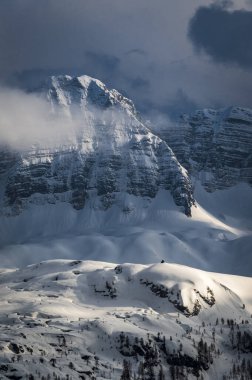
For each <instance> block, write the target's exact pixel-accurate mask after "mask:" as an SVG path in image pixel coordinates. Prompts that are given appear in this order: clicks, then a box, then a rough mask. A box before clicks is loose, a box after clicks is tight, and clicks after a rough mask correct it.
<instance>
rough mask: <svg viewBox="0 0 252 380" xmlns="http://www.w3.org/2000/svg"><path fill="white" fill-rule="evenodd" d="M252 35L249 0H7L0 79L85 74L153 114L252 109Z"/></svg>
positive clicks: (22, 82)
mask: <svg viewBox="0 0 252 380" xmlns="http://www.w3.org/2000/svg"><path fill="white" fill-rule="evenodd" d="M251 35H252V1H251V0H236V1H235V2H232V1H213V0H204V1H203V0H127V1H126V0H43V1H37V0H1V1H0V83H1V84H2V85H4V86H12V87H18V88H23V89H24V88H32V87H36V86H37V85H38V84H39V83H40V81H42V80H43V79H44V78H45V77H46V76H48V75H55V74H70V75H81V74H87V75H90V76H93V77H96V78H98V79H100V80H102V81H104V82H105V83H106V84H107V85H108V86H109V87H113V88H116V89H118V90H119V91H121V92H122V93H123V94H124V95H126V96H128V97H129V98H131V99H132V100H133V101H134V102H135V104H136V106H137V107H138V109H139V110H140V111H142V112H143V113H145V114H147V115H155V114H164V115H168V116H169V117H177V115H179V114H180V113H183V112H192V111H193V110H194V109H196V108H202V107H224V106H230V105H240V106H245V107H252V96H251V95H252V94H251V86H252V38H251Z"/></svg>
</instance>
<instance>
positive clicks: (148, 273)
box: [0, 260, 252, 380]
mask: <svg viewBox="0 0 252 380" xmlns="http://www.w3.org/2000/svg"><path fill="white" fill-rule="evenodd" d="M251 287H252V279H251V278H246V277H237V276H228V275H220V274H216V273H207V272H203V271H200V270H195V269H190V268H188V267H184V266H180V265H174V264H166V263H163V264H156V265H148V266H145V265H133V264H123V265H116V264H111V263H102V262H93V261H83V262H82V261H71V260H69V261H67V260H65V261H63V260H57V261H49V262H41V263H39V264H36V265H31V266H29V267H27V268H24V269H22V270H2V271H1V273H0V291H1V299H0V306H1V307H0V322H1V323H0V377H1V379H26V378H28V379H48V378H50V379H72V380H74V379H97V380H98V379H115V380H119V379H133V378H134V379H144V380H155V379H166V380H170V379H196V378H197V379H205V380H208V379H209V380H210V379H211V380H213V379H214V380H222V379H224V378H225V379H228V378H230V379H246V380H248V379H251V376H252V363H251V359H252V329H251V313H252V295H251V292H250V289H251ZM128 370H129V373H128V374H127V372H128ZM123 376H125V377H123ZM127 376H128V377H127ZM229 376H230V377H229Z"/></svg>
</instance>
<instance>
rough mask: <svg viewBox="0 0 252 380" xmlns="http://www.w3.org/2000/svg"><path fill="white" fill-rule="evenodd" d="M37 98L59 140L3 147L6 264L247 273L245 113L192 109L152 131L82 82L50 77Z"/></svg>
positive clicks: (0, 244)
mask: <svg viewBox="0 0 252 380" xmlns="http://www.w3.org/2000/svg"><path fill="white" fill-rule="evenodd" d="M38 93H39V95H40V96H41V97H42V98H43V99H47V101H48V102H49V105H50V107H49V115H48V117H49V118H50V119H52V120H53V119H54V118H57V117H58V115H60V117H61V119H60V120H61V121H62V135H63V136H60V138H59V139H56V140H55V141H53V143H52V142H51V141H50V144H48V145H46V144H44V145H42V144H39V143H37V142H36V141H34V144H32V145H31V146H29V147H26V148H25V149H24V148H23V149H22V150H20V151H17V149H16V150H14V149H10V148H8V147H6V146H5V147H2V148H1V151H0V159H1V161H0V195H1V196H0V202H1V205H0V211H1V212H0V213H1V215H0V229H1V231H4V233H2V234H1V236H0V249H1V260H2V265H4V266H9V265H16V266H19V265H20V263H22V265H26V264H29V263H31V262H37V261H40V260H43V259H44V260H46V259H51V258H73V257H74V258H78V259H91V260H108V261H112V262H118V263H122V262H126V261H127V262H135V263H152V262H154V261H160V260H162V259H165V260H167V261H169V262H174V263H179V264H184V265H189V266H193V267H197V268H200V269H204V270H212V271H220V272H226V273H233V274H242V275H251V265H252V257H251V255H250V247H251V241H252V234H251V228H252V216H251V199H252V187H251V177H250V173H251V146H250V144H251V141H252V139H251V135H250V133H251V129H252V128H251V111H249V110H243V109H240V108H233V109H229V110H226V111H211V110H208V111H207V110H204V111H199V112H197V113H196V115H194V116H191V117H189V116H188V117H184V118H183V121H182V122H181V123H180V124H179V125H177V124H174V127H173V129H172V128H168V129H166V131H165V132H164V131H160V130H158V131H156V132H155V130H156V129H155V126H151V127H150V126H149V125H147V124H146V123H145V122H144V121H143V120H142V118H141V116H140V115H139V113H138V112H137V111H136V109H135V107H134V104H133V103H132V101H130V100H129V99H127V98H125V97H124V96H122V95H121V94H120V93H119V92H118V91H116V90H109V89H108V88H107V87H106V86H105V85H104V84H103V83H101V82H100V81H98V80H96V79H93V78H90V77H88V76H82V77H78V78H72V77H69V76H60V77H52V78H49V79H48V81H47V82H46V83H45V84H44V86H43V87H42V88H40V89H38ZM64 124H66V126H70V127H69V130H67V134H65V131H66V128H63V127H64ZM63 132H64V133H63ZM170 146H171V147H172V149H173V150H172V149H171V148H170ZM173 152H175V154H176V155H175V154H174V153H173ZM236 160H237V161H236ZM181 164H182V165H183V166H182V165H181ZM185 167H186V169H187V170H188V172H187V170H186V169H185ZM188 173H189V174H188ZM225 173H228V174H225ZM202 185H203V186H202ZM209 190H211V192H209ZM186 215H187V216H190V215H191V217H190V218H188V217H187V216H186Z"/></svg>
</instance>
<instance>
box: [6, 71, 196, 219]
mask: <svg viewBox="0 0 252 380" xmlns="http://www.w3.org/2000/svg"><path fill="white" fill-rule="evenodd" d="M40 92H42V94H43V96H44V97H46V98H47V100H48V101H49V102H50V104H51V108H52V115H53V114H57V112H61V113H63V114H64V115H65V118H66V120H71V121H72V122H73V124H74V126H75V129H74V130H73V131H72V132H71V133H72V134H71V135H70V136H68V140H65V141H64V142H62V143H61V144H60V145H57V146H54V147H50V148H49V147H47V146H38V145H34V146H33V147H32V148H30V149H28V150H26V151H23V152H22V153H16V154H14V153H9V152H8V150H5V151H2V152H1V155H2V158H3V159H2V162H1V169H0V173H2V178H4V180H5V181H6V182H5V183H6V186H5V191H4V209H5V212H9V213H12V214H19V213H21V212H22V210H23V209H25V208H27V207H29V204H37V205H38V204H45V203H50V204H55V203H57V202H68V203H70V204H71V205H72V207H73V208H74V209H76V210H80V209H83V208H84V207H85V206H87V205H88V207H93V208H98V209H100V210H107V209H108V208H110V207H111V206H112V205H114V204H116V205H117V206H118V207H119V208H120V209H121V211H122V212H126V213H128V212H130V211H131V202H130V196H135V197H143V198H145V199H149V200H150V199H152V198H154V197H155V196H156V194H157V193H158V191H159V190H160V189H165V190H168V191H170V192H171V194H172V196H173V198H174V201H175V203H176V204H177V205H178V206H180V207H181V208H182V210H183V211H184V213H185V214H186V215H188V216H190V215H191V206H192V204H193V203H194V199H193V195H192V186H191V182H190V179H189V177H188V175H187V172H186V170H185V169H184V168H183V167H182V166H181V165H180V164H179V162H178V160H177V159H176V157H175V155H174V154H173V152H172V150H171V149H170V148H169V146H168V145H167V143H166V142H164V141H163V140H162V139H160V138H159V137H157V136H156V135H154V134H153V133H152V132H151V131H150V130H149V129H148V128H147V127H146V126H145V125H144V123H143V122H142V121H141V119H140V117H139V115H138V114H137V112H136V109H135V107H134V105H133V103H132V102H131V101H130V100H129V99H127V98H125V97H123V96H122V95H121V94H120V93H119V92H117V91H116V90H111V91H109V90H108V89H107V88H106V86H105V85H104V84H103V83H101V82H100V81H98V80H95V79H93V78H90V77H88V76H82V77H78V78H72V77H69V76H61V77H52V78H50V80H48V82H47V83H46V84H45V86H44V87H43V88H42V89H40ZM77 124H78V126H77ZM76 126H77V127H76ZM13 155H14V157H13ZM6 210H7V211H6Z"/></svg>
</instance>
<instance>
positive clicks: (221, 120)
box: [158, 107, 252, 192]
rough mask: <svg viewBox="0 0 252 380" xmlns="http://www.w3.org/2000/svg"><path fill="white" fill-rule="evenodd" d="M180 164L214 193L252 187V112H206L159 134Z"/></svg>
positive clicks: (232, 108)
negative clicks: (244, 183)
mask: <svg viewBox="0 0 252 380" xmlns="http://www.w3.org/2000/svg"><path fill="white" fill-rule="evenodd" d="M158 134H159V136H160V137H161V138H162V139H164V140H165V141H166V142H167V143H168V144H169V146H170V147H171V148H172V150H173V151H174V153H175V154H176V157H177V158H178V160H179V162H180V163H181V164H182V165H183V166H184V167H185V168H187V169H188V171H189V173H190V174H192V175H193V176H194V177H196V178H199V179H200V180H201V183H202V184H203V185H204V187H205V188H206V189H207V190H208V191H210V192H212V191H214V190H217V189H225V188H228V187H231V186H233V185H235V184H237V183H239V182H247V183H249V184H251V185H252V111H251V110H248V109H244V108H240V107H230V108H227V109H222V110H212V109H205V110H201V111H197V112H195V113H194V114H193V115H190V116H188V115H184V116H183V117H182V118H181V120H180V122H179V123H177V124H174V125H173V126H172V127H169V128H163V129H162V130H161V131H159V132H158Z"/></svg>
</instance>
